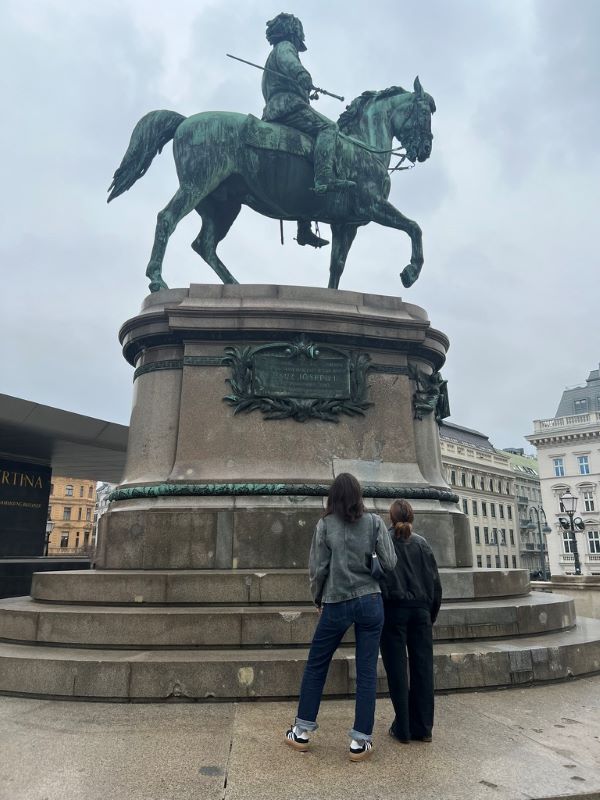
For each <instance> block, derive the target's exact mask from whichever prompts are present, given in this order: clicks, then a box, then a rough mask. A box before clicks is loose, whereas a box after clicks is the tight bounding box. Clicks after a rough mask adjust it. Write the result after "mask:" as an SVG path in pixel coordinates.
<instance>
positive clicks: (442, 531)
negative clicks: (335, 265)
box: [97, 285, 472, 569]
mask: <svg viewBox="0 0 600 800" xmlns="http://www.w3.org/2000/svg"><path fill="white" fill-rule="evenodd" d="M121 341H122V344H123V351H124V354H125V357H126V358H127V359H128V360H129V362H130V363H131V364H132V366H134V367H135V373H134V376H135V378H134V381H135V382H134V403H133V412H132V417H131V427H130V436H129V448H128V457H127V467H126V471H125V476H124V479H123V482H122V484H121V486H120V487H119V490H118V491H117V492H116V493H115V501H114V502H113V503H112V505H111V508H110V510H109V512H108V513H107V514H106V515H105V516H104V517H103V519H102V527H101V539H100V542H101V544H100V549H99V553H98V558H97V567H98V568H99V569H186V568H187V569H190V568H191V569H215V568H218V569H231V568H233V569H235V568H240V569H244V568H286V567H288V568H293V567H301V566H305V564H306V560H307V554H308V548H309V546H310V539H311V536H312V531H313V529H314V524H315V522H316V520H317V518H318V516H319V515H320V513H321V512H322V508H323V497H324V496H325V495H326V493H327V490H328V487H329V484H330V482H331V480H332V478H333V477H334V476H335V475H337V474H339V473H340V472H352V473H353V474H354V475H356V477H357V478H358V479H359V480H360V481H361V483H362V484H363V485H364V487H365V497H366V498H367V502H368V505H369V506H370V508H372V509H374V510H377V511H379V512H381V513H382V514H386V512H387V510H388V508H389V505H390V503H391V501H392V500H393V499H394V498H396V497H399V496H403V497H407V498H409V499H410V500H411V502H412V503H413V505H414V507H415V510H416V512H417V516H418V528H419V530H420V531H421V532H422V533H423V534H424V535H426V536H427V538H428V539H429V541H430V542H431V544H432V547H433V548H434V551H435V553H436V556H437V558H438V561H439V563H440V565H441V566H447V567H457V566H458V567H466V566H471V564H472V557H471V548H470V539H469V532H468V528H467V525H466V520H465V519H464V517H463V516H462V514H460V513H459V512H458V510H457V507H456V500H457V498H456V496H455V495H454V494H453V492H452V491H451V490H450V489H449V487H448V485H447V484H446V481H445V479H444V476H443V474H442V468H441V457H440V449H439V442H438V436H437V429H436V422H435V419H434V415H433V414H432V413H430V414H428V415H424V416H423V418H422V419H415V414H414V411H413V394H414V391H415V385H414V381H413V380H411V374H413V371H414V370H419V371H422V372H423V373H425V374H431V372H432V371H434V370H437V369H439V368H440V367H441V366H442V364H443V362H444V359H445V355H446V350H447V347H448V340H447V338H446V337H445V336H444V334H442V333H440V332H439V331H436V330H435V329H434V328H432V327H431V325H430V323H429V320H428V318H427V315H426V313H425V311H424V310H423V309H421V308H419V307H418V306H415V305H412V304H409V303H403V302H402V301H401V300H400V299H399V298H395V297H384V296H380V295H368V294H359V293H357V292H344V291H336V290H332V289H311V288H305V287H294V286H261V285H257V286H213V285H208V286H206V285H193V286H191V287H190V289H189V290H181V289H175V290H165V291H161V292H158V293H157V294H154V295H151V296H150V297H149V298H147V300H146V301H145V303H144V306H143V308H142V312H141V313H140V314H139V315H138V316H137V317H134V318H133V319H131V320H129V321H128V322H127V323H125V325H124V326H123V328H122V330H121ZM294 349H296V351H297V354H294ZM290 352H291V355H289V354H288V353H290ZM261 358H262V359H263V363H265V362H264V359H265V358H266V359H267V361H266V363H267V365H269V366H270V365H272V364H275V365H276V367H275V369H276V370H277V373H276V374H275V376H274V379H276V382H277V381H279V384H281V385H283V387H284V390H285V387H286V386H288V387H290V390H291V391H292V392H293V391H294V386H296V387H297V384H298V383H299V380H297V378H298V376H300V377H302V378H303V377H304V375H307V376H308V384H303V385H301V387H300V391H301V392H302V393H303V396H300V397H299V398H293V399H292V400H290V399H289V398H285V397H283V398H282V394H281V391H279V393H276V392H274V393H273V394H270V393H269V387H267V389H266V391H265V390H264V386H262V387H261V386H258V387H257V386H256V384H257V382H260V379H261V372H260V365H261V362H260V359H261ZM345 362H347V364H346V363H345ZM323 364H325V366H323ZM244 365H249V366H248V368H247V369H246V368H245V366H244ZM331 365H333V367H332V366H331ZM344 368H347V369H348V374H349V381H350V384H349V385H350V392H349V393H348V394H350V397H346V398H343V397H342V398H340V397H339V394H340V393H339V391H338V395H337V397H336V396H335V390H336V388H338V389H339V386H338V385H337V383H336V381H337V379H338V377H339V375H338V373H339V372H340V371H341V370H342V369H344ZM240 369H242V370H243V369H246V371H245V378H246V385H245V387H242V391H241V393H240V386H239V385H237V384H235V383H231V381H232V380H233V381H236V376H238V378H239V370H240ZM236 370H237V371H236ZM286 370H287V371H292V373H293V374H292V375H291V376H290V375H288V374H287V373H286ZM336 370H337V372H336ZM313 371H316V375H314V374H312V372H313ZM303 372H304V375H302V373H303ZM267 378H269V379H271V383H273V375H271V374H267ZM318 379H320V380H321V381H322V382H323V383H322V384H319V383H318ZM294 381H296V382H295V383H294ZM315 381H316V386H315ZM327 381H331V382H332V383H333V384H334V385H333V386H332V388H331V389H329V387H328V386H327ZM338 383H339V381H338ZM353 383H355V384H360V387H359V389H358V391H357V389H356V386H355V387H354V389H353V387H352V384H353ZM238 384H239V380H238ZM236 385H237V397H238V402H236V401H234V400H226V399H224V398H226V397H227V396H230V397H231V396H236V388H235V387H236ZM281 385H277V386H275V390H277V389H281ZM322 385H324V388H321V386H322ZM309 386H310V387H311V388H308V387H309ZM261 389H262V391H261ZM311 389H314V390H315V391H316V392H317V393H318V394H317V396H316V398H310V392H311ZM248 390H249V391H250V393H251V395H252V396H251V397H248ZM254 390H256V392H258V394H255V392H254ZM328 392H331V394H332V395H333V396H331V395H330V394H328ZM358 395H360V396H358ZM252 401H254V405H262V409H261V408H255V409H254V410H251V411H249V412H248V411H247V409H248V408H249V406H250V405H251V403H252ZM336 402H337V404H338V406H339V409H336V408H335V403H336ZM285 413H289V414H295V417H294V416H288V417H287V418H285V417H284V418H277V419H269V418H268V417H269V416H273V415H275V416H281V415H282V414H285ZM302 415H305V416H306V418H305V419H303V420H302V421H298V419H297V418H296V417H298V416H302ZM327 415H328V416H329V419H326V418H323V417H325V416H327Z"/></svg>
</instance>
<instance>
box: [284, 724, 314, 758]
mask: <svg viewBox="0 0 600 800" xmlns="http://www.w3.org/2000/svg"><path fill="white" fill-rule="evenodd" d="M284 742H285V743H286V744H287V745H288V746H289V747H293V748H294V750H298V752H299V753H306V751H307V750H308V743H309V740H308V739H305V738H303V737H302V736H296V734H295V733H294V729H293V728H290V729H289V730H288V732H287V733H286V734H285V739H284Z"/></svg>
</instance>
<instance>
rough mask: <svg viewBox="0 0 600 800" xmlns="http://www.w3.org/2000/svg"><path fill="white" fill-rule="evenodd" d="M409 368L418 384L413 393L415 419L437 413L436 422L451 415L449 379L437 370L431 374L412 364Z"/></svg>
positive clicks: (412, 377) (410, 373) (411, 375)
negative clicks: (444, 377) (446, 379)
mask: <svg viewBox="0 0 600 800" xmlns="http://www.w3.org/2000/svg"><path fill="white" fill-rule="evenodd" d="M408 369H409V375H410V377H411V379H412V380H413V381H414V382H415V384H416V388H415V392H414V394H413V411H414V415H415V419H423V417H426V416H427V415H428V414H432V413H435V419H436V422H441V421H442V420H443V419H446V417H449V416H450V402H449V399H448V381H445V380H444V379H443V378H442V375H441V373H440V372H437V371H436V372H433V373H432V374H431V375H429V374H428V373H427V372H424V371H423V370H421V369H419V368H418V367H416V366H414V365H412V364H411V365H409V368H408Z"/></svg>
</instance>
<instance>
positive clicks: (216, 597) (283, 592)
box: [31, 569, 529, 605]
mask: <svg viewBox="0 0 600 800" xmlns="http://www.w3.org/2000/svg"><path fill="white" fill-rule="evenodd" d="M440 576H441V579H442V586H443V593H444V598H445V599H446V600H453V601H461V600H474V599H485V598H493V597H513V596H518V595H524V594H527V592H528V591H529V576H528V574H527V571H526V570H523V569H518V570H486V569H483V570H477V569H442V570H440ZM31 594H32V597H34V598H35V599H36V600H44V601H46V602H59V603H92V604H94V605H102V604H105V603H113V604H115V605H126V604H130V603H131V604H136V605H138V604H142V603H154V604H161V605H168V604H186V603H194V604H204V603H206V604H216V605H223V604H224V603H234V604H235V603H237V604H240V603H242V604H244V605H248V604H253V603H258V604H260V603H263V604H264V603H266V604H268V603H271V604H278V603H310V600H311V598H310V592H309V588H308V577H307V571H306V570H305V569H286V570H264V571H257V570H157V571H147V570H146V571H144V570H127V571H122V570H80V571H72V572H39V573H36V574H35V575H34V576H33V584H32V588H31Z"/></svg>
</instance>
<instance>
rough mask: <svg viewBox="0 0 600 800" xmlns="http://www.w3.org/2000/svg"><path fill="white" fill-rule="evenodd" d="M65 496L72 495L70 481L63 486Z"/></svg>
mask: <svg viewBox="0 0 600 800" xmlns="http://www.w3.org/2000/svg"><path fill="white" fill-rule="evenodd" d="M65 497H73V487H72V486H71V484H70V483H67V485H66V486H65Z"/></svg>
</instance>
